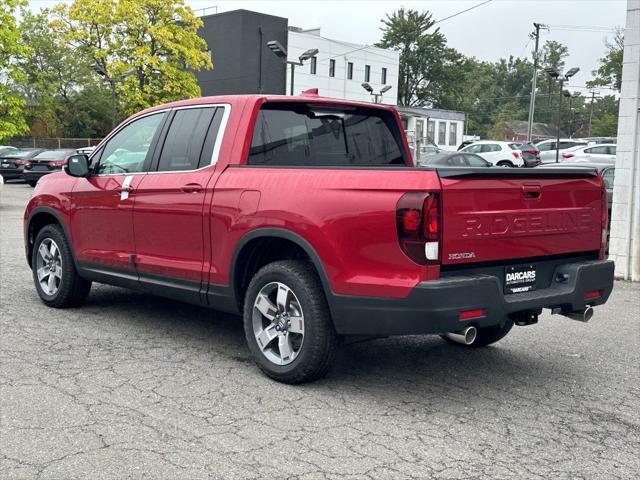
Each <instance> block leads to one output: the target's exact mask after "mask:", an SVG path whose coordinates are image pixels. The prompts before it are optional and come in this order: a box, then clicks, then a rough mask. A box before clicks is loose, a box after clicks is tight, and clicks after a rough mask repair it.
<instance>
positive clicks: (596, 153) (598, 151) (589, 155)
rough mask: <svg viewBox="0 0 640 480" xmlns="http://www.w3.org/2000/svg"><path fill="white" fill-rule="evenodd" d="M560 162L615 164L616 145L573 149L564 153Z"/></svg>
mask: <svg viewBox="0 0 640 480" xmlns="http://www.w3.org/2000/svg"><path fill="white" fill-rule="evenodd" d="M560 161H561V162H598V163H614V162H615V161H616V145H610V144H605V145H589V146H587V147H584V146H582V147H573V148H570V149H568V150H565V151H564V153H563V154H562V158H561V159H560Z"/></svg>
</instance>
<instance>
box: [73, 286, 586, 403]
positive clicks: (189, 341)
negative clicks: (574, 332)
mask: <svg viewBox="0 0 640 480" xmlns="http://www.w3.org/2000/svg"><path fill="white" fill-rule="evenodd" d="M80 311H81V313H82V317H83V318H85V319H87V318H92V317H96V318H95V322H96V325H97V326H98V328H107V326H109V327H110V328H111V331H113V329H114V328H115V329H120V330H122V331H124V332H127V331H130V330H131V329H133V330H135V331H136V332H137V333H138V334H139V333H140V332H143V333H144V334H145V335H148V336H149V337H152V338H158V337H162V338H163V342H165V343H166V342H171V341H172V339H175V341H176V344H179V345H176V348H185V347H186V348H187V350H189V351H190V352H191V353H190V354H191V355H196V356H197V355H200V354H204V355H208V356H210V355H216V356H218V355H220V356H222V357H223V360H226V361H228V360H231V361H233V362H242V363H244V364H246V365H243V366H242V367H241V368H246V369H251V370H252V371H253V370H256V371H257V369H256V367H254V366H253V362H252V361H251V359H250V356H249V352H248V349H247V347H246V345H245V339H244V332H243V328H242V319H241V318H240V317H239V316H234V315H230V314H225V313H221V312H217V311H215V310H209V309H206V308H201V307H196V306H192V305H188V304H185V303H181V302H177V301H173V300H169V299H165V298H161V297H156V296H152V295H147V294H144V293H137V292H131V291H128V290H124V289H120V288H116V287H107V286H102V285H99V286H96V288H94V289H93V290H92V292H91V294H90V296H89V299H88V301H87V303H86V305H85V306H84V307H82V308H81V309H80V310H79V312H80ZM100 325H102V327H100ZM514 331H515V330H514ZM512 335H513V332H512ZM516 347H517V346H516ZM208 358H211V357H208ZM200 360H201V361H202V360H203V359H200ZM566 368H567V371H563V369H564V367H563V366H562V363H560V364H558V362H557V361H553V359H551V360H550V359H546V358H544V357H541V356H539V355H537V354H535V353H534V352H532V351H530V350H529V351H527V352H522V351H521V349H520V348H515V347H514V346H513V345H512V341H511V340H510V339H509V337H507V338H505V339H504V340H502V341H501V342H500V343H499V344H496V345H494V346H489V347H485V348H479V349H471V348H467V347H464V346H458V345H451V344H449V343H447V342H445V341H444V340H442V339H441V338H440V337H438V336H437V335H429V336H404V337H391V338H385V339H377V340H371V341H367V342H360V343H352V344H348V343H347V344H344V345H342V346H341V348H340V350H339V353H338V356H337V358H336V361H335V363H334V366H333V369H332V370H331V372H330V373H329V375H328V376H327V378H325V379H323V380H320V381H319V382H315V383H313V384H309V385H307V386H304V387H303V388H306V389H309V388H310V389H313V390H317V389H320V390H325V389H327V388H330V389H332V388H334V387H335V388H344V387H346V388H349V389H353V388H356V389H359V390H361V391H362V393H364V392H365V391H367V392H369V393H371V394H374V395H376V396H378V397H379V398H386V399H389V400H391V399H393V398H394V397H398V398H400V397H404V396H406V393H407V390H411V391H413V392H414V393H416V392H418V391H420V392H428V391H431V393H432V394H435V393H436V392H438V391H444V390H446V391H447V395H452V387H456V388H458V389H459V391H460V392H464V395H468V394H469V392H474V391H477V392H479V391H483V392H485V393H487V392H488V391H492V390H493V391H495V392H500V391H503V390H513V389H519V388H525V387H527V386H528V387H529V388H531V387H532V386H536V385H539V386H540V387H541V388H542V387H543V386H544V388H550V387H553V385H549V384H550V383H557V384H558V385H561V384H563V383H564V382H566V377H567V376H571V377H573V376H575V375H576V374H577V372H576V371H575V369H572V367H569V366H567V367H566ZM253 373H256V372H253ZM454 390H455V388H454ZM467 401H469V402H473V397H471V398H468V399H467Z"/></svg>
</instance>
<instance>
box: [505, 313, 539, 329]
mask: <svg viewBox="0 0 640 480" xmlns="http://www.w3.org/2000/svg"><path fill="white" fill-rule="evenodd" d="M541 313H542V310H525V311H523V312H516V313H512V314H511V315H509V317H510V318H511V320H513V323H515V324H516V325H518V326H519V327H525V326H527V325H535V324H536V323H538V315H540V314H541Z"/></svg>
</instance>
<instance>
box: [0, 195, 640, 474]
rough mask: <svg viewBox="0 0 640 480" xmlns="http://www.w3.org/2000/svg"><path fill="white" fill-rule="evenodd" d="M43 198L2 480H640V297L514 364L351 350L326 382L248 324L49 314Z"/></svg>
mask: <svg viewBox="0 0 640 480" xmlns="http://www.w3.org/2000/svg"><path fill="white" fill-rule="evenodd" d="M31 192H32V189H31V188H30V187H28V186H26V185H23V184H16V183H13V184H7V185H4V186H0V232H1V245H0V268H1V278H0V282H1V288H0V292H1V299H0V316H1V321H0V421H1V424H0V453H1V460H0V478H3V479H22V478H29V479H30V478H42V479H72V478H91V479H124V478H149V479H199V478H221V479H222V478H224V479H236V478H237V479H244V478H249V479H253V478H256V479H258V478H268V477H270V478H301V479H324V478H349V479H360V478H362V479H365V478H383V479H390V478H451V479H453V478H455V479H458V478H545V479H547V478H589V479H601V478H624V479H628V478H637V474H638V472H639V471H640V457H639V456H638V455H639V452H640V413H639V412H640V286H639V285H632V284H628V283H622V282H618V283H617V284H616V287H615V289H614V293H613V295H612V298H611V299H610V301H609V304H608V305H606V306H604V307H601V308H599V309H597V310H596V314H595V316H594V319H593V320H592V321H591V322H590V323H588V324H581V323H579V322H575V321H572V320H569V319H565V318H564V317H551V316H550V315H548V314H545V315H544V316H543V317H541V319H540V323H539V324H538V325H536V326H531V327H516V328H514V330H513V331H512V333H511V334H510V335H509V336H508V337H507V338H506V339H504V340H503V341H501V342H500V343H498V344H497V345H495V346H493V347H489V348H485V349H478V350H473V349H465V348H464V347H456V346H452V345H449V344H447V343H445V342H443V341H442V340H440V339H439V338H438V337H400V338H392V339H384V340H375V341H371V342H366V343H360V344H352V345H346V346H344V347H343V348H342V349H341V352H340V354H339V357H338V360H337V362H336V364H335V366H334V369H333V370H332V372H331V373H330V374H329V376H328V377H327V378H326V379H324V380H322V381H319V382H316V383H313V384H309V385H303V386H286V385H281V384H278V383H275V382H273V381H271V380H268V379H267V378H265V377H264V376H263V375H261V374H260V373H259V371H258V369H257V368H256V367H254V365H253V364H252V363H251V361H250V359H249V354H248V350H247V348H246V347H245V344H244V338H243V333H242V327H241V324H240V322H239V321H238V319H236V318H234V317H232V316H227V315H222V314H217V313H215V312H211V311H208V310H205V309H201V308H196V307H192V306H189V305H185V304H180V303H177V302H173V301H169V300H164V299H161V298H155V297H151V296H148V295H143V294H139V293H135V292H130V291H127V290H123V289H119V288H115V287H108V286H103V285H94V287H93V289H92V293H91V295H90V296H89V300H88V302H87V304H86V305H85V306H84V307H82V308H79V309H73V310H53V309H48V308H46V307H45V306H44V305H43V304H42V303H40V301H39V299H38V296H37V294H36V292H35V290H34V288H33V285H32V280H31V272H30V270H29V269H28V267H27V265H26V262H25V259H24V253H23V247H22V213H23V209H24V205H25V203H26V202H27V200H28V198H29V195H30V194H31Z"/></svg>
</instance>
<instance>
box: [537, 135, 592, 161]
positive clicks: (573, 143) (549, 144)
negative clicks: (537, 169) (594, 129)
mask: <svg viewBox="0 0 640 480" xmlns="http://www.w3.org/2000/svg"><path fill="white" fill-rule="evenodd" d="M556 143H557V142H556V141H555V140H543V141H541V142H538V143H536V148H537V149H538V150H540V160H541V161H542V163H553V162H555V161H556ZM586 146H587V142H586V141H585V140H575V139H572V138H561V139H560V153H559V155H558V161H559V162H561V161H562V154H563V153H564V152H565V151H566V150H568V149H569V148H574V147H586Z"/></svg>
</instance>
